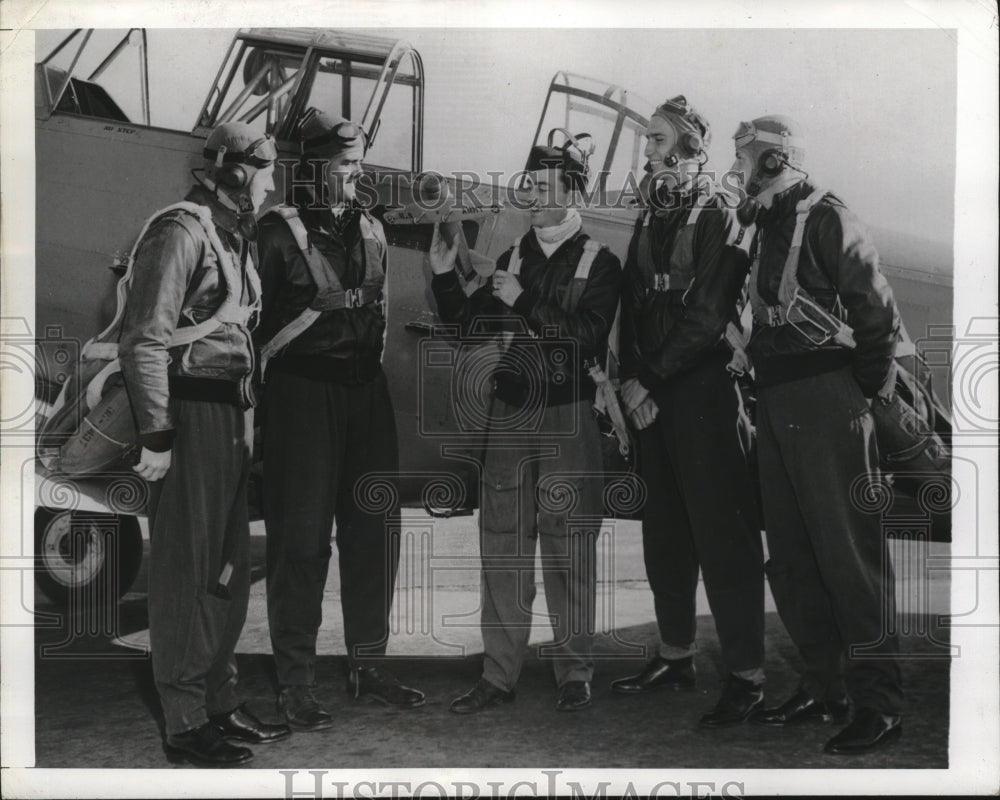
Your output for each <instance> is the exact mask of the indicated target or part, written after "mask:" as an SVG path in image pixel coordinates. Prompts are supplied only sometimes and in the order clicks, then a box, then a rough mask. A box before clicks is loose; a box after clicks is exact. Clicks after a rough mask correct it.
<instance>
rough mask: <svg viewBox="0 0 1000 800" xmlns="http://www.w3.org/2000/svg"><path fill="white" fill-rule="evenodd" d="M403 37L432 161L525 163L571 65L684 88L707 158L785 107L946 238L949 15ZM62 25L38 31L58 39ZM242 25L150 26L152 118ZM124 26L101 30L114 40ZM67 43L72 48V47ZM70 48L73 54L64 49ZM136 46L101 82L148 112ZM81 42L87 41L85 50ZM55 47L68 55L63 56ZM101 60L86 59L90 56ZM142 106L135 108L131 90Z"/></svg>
mask: <svg viewBox="0 0 1000 800" xmlns="http://www.w3.org/2000/svg"><path fill="white" fill-rule="evenodd" d="M367 32H369V33H375V34H378V35H381V36H388V37H398V38H402V39H406V40H408V41H409V42H410V43H411V44H413V45H414V46H415V47H416V49H417V50H418V51H419V52H420V54H421V56H422V58H423V62H424V71H425V76H426V94H425V103H426V110H425V139H424V141H425V147H424V167H425V168H426V169H433V170H438V171H442V172H446V173H447V172H451V171H453V170H457V169H473V170H475V169H500V170H505V171H514V170H517V169H519V168H520V167H521V166H522V165H523V162H524V159H525V155H526V152H527V148H528V147H529V146H530V144H531V139H532V136H533V134H534V130H535V126H536V124H537V121H538V117H539V114H540V112H541V107H542V103H543V101H544V98H545V94H546V90H547V88H548V84H549V81H550V80H551V79H552V76H553V75H554V74H555V73H556V71H558V70H568V71H570V72H574V73H579V74H582V75H586V76H589V77H593V78H599V79H602V80H604V81H607V82H609V83H615V84H618V85H620V86H622V87H624V88H626V89H627V90H628V91H629V95H630V97H633V98H634V97H636V96H638V97H639V98H645V101H642V100H633V102H634V103H635V104H636V106H637V108H638V110H639V111H640V112H641V113H643V114H646V115H648V114H649V112H650V111H652V108H653V106H655V104H657V103H659V102H662V101H663V100H664V99H665V98H666V97H668V96H673V95H676V94H684V95H685V96H686V97H687V98H688V100H689V102H690V103H691V104H692V105H694V106H695V108H697V109H698V110H699V111H700V112H701V113H702V114H703V115H704V116H705V117H706V118H707V119H708V120H709V122H710V123H711V124H712V127H713V141H712V144H711V146H710V147H709V151H708V152H709V157H710V161H709V167H710V168H714V169H716V170H717V171H719V172H722V171H724V170H725V169H727V168H728V167H729V166H730V164H731V163H732V158H733V150H732V139H731V137H732V134H733V131H734V130H735V129H736V126H737V124H738V123H739V122H740V121H741V120H744V119H751V118H753V117H757V116H761V115H763V114H773V113H782V114H787V115H789V116H791V117H792V118H794V119H795V120H796V121H798V122H799V123H800V124H801V125H802V127H803V128H804V130H805V134H806V137H807V144H806V148H807V155H806V168H807V170H809V171H810V173H811V174H812V176H813V177H814V178H815V179H816V180H817V181H818V182H819V183H820V185H823V186H825V187H827V188H829V189H831V190H833V191H835V192H837V193H838V194H839V195H840V196H841V197H842V198H843V199H844V200H845V201H846V202H847V203H848V205H849V206H851V207H852V208H853V209H854V210H855V211H856V212H857V213H858V214H859V215H860V216H861V217H862V219H864V220H866V221H867V222H868V223H869V224H871V225H875V226H879V227H885V228H890V229H893V230H898V231H900V232H902V233H905V234H907V235H910V236H914V237H921V238H929V239H932V240H935V241H938V242H950V240H951V237H952V227H953V225H952V223H953V217H954V205H953V203H954V201H953V198H954V191H955V185H954V169H955V124H956V111H955V109H956V106H955V97H956V89H957V87H956V80H957V76H956V58H957V45H956V34H955V31H954V30H949V29H940V28H930V29H909V30H904V29H743V30H736V29H666V28H659V29H612V30H607V29H593V28H589V29H588V28H578V29H573V28H569V29H524V28H522V29H496V28H491V29H485V28H478V29H455V28H447V29H446V28H378V29H368V30H367ZM65 33H66V32H65V31H39V32H37V35H36V36H37V38H36V53H38V54H39V57H41V56H43V55H44V54H46V53H48V52H49V50H50V49H51V48H52V47H53V46H54V44H56V43H58V41H60V39H61V38H62V37H63V36H64V35H65ZM233 33H234V30H233V29H208V30H205V29H186V30H182V31H180V30H156V29H153V30H150V31H149V33H148V36H149V61H150V94H151V111H152V122H153V124H156V125H162V126H165V127H176V128H183V129H190V128H191V127H192V126H193V123H194V120H195V118H196V116H197V114H198V111H199V110H200V108H201V105H202V103H203V101H204V98H205V96H206V94H207V92H208V89H209V87H210V86H211V84H212V81H213V79H214V77H215V74H216V71H217V70H218V67H219V64H220V63H221V61H222V58H223V56H224V54H225V51H226V48H227V46H228V44H229V41H230V39H231V37H232V35H233ZM118 36H120V33H118V32H111V31H101V32H99V33H97V34H95V38H94V39H93V40H92V44H93V45H99V46H98V47H95V48H94V50H95V52H94V54H93V56H92V58H97V57H98V52H97V51H103V52H107V50H108V49H109V48H110V46H111V44H112V43H113V42H114V41H115V39H116V37H118ZM69 49H70V48H67V51H68V50H69ZM67 51H64V53H63V54H61V56H60V57H59V58H60V61H62V62H63V63H65V61H66V60H67V59H68V52H67ZM137 52H138V51H137V50H136V51H133V52H132V53H128V52H126V53H124V54H123V55H122V56H121V57H120V59H119V61H118V62H117V63H116V64H115V65H114V66H113V67H112V68H111V69H109V70H108V72H106V73H105V75H104V76H103V77H102V83H104V85H106V86H107V87H108V88H109V89H110V90H111V91H112V94H113V95H114V96H115V97H116V99H118V100H119V102H120V103H121V104H122V105H123V107H125V108H126V110H127V111H130V112H131V113H132V114H133V115H134V116H133V118H138V104H137V101H135V100H134V98H137V97H138V95H137V93H136V86H137V83H136V74H137V70H136V66H135V65H136V64H137V63H138V61H137V59H138V55H137ZM85 58H86V57H85ZM56 63H59V61H57V62H56ZM95 64H96V62H92V63H90V64H87V63H85V62H81V65H80V66H81V67H83V68H84V69H85V70H87V71H88V72H89V69H91V68H92V67H93V66H94V65H95ZM130 103H131V104H132V105H133V107H134V108H133V109H129V104H130Z"/></svg>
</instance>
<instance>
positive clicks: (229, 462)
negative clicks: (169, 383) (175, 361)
mask: <svg viewBox="0 0 1000 800" xmlns="http://www.w3.org/2000/svg"><path fill="white" fill-rule="evenodd" d="M170 405H171V410H172V412H173V415H174V419H175V421H176V431H177V433H176V438H175V439H174V445H173V456H172V460H171V465H170V470H169V471H168V472H167V474H166V476H165V477H164V478H163V480H161V481H156V482H154V483H151V484H150V485H149V488H150V498H149V531H150V549H149V556H150V557H149V639H150V644H151V646H152V651H153V677H154V679H155V681H156V688H157V691H158V692H159V695H160V702H161V704H162V706H163V715H164V717H165V721H166V730H167V733H168V734H176V733H182V732H183V731H186V730H190V729H191V728H196V727H198V726H199V725H202V724H203V723H205V722H206V721H207V719H208V715H211V714H219V713H224V712H227V711H231V710H232V709H234V708H235V707H236V706H237V705H239V700H238V698H237V696H236V658H235V655H234V652H235V649H236V642H237V641H238V639H239V637H240V632H241V631H242V630H243V623H244V622H245V621H246V615H247V604H248V602H249V599H250V527H249V521H248V519H247V478H248V476H249V465H250V449H251V446H252V443H253V411H246V412H244V411H243V410H241V409H238V408H236V407H234V406H230V405H224V404H221V403H206V402H194V401H187V400H171V403H170ZM227 564H229V565H231V569H232V572H231V575H229V576H228V578H226V577H225V575H224V569H225V568H226V565H227ZM227 571H228V570H227ZM220 578H222V582H223V583H225V586H224V587H220V586H219V583H220Z"/></svg>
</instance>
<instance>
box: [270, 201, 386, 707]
mask: <svg viewBox="0 0 1000 800" xmlns="http://www.w3.org/2000/svg"><path fill="white" fill-rule="evenodd" d="M299 213H300V218H301V220H302V222H303V223H304V225H305V228H306V230H307V233H308V239H309V246H310V247H315V248H318V249H319V251H320V252H321V253H322V254H323V256H324V257H325V258H326V260H327V261H328V262H329V265H330V267H331V268H332V269H333V270H334V272H335V273H336V275H337V278H338V280H339V282H340V284H341V285H342V287H343V288H344V289H345V290H352V289H357V288H358V287H360V286H361V285H362V283H363V282H365V280H366V270H367V271H370V277H372V276H374V277H378V278H379V279H380V280H381V281H382V284H383V285H384V280H385V273H386V268H387V252H386V247H385V240H384V238H383V237H382V235H381V225H380V223H379V222H378V221H377V220H374V219H372V218H371V217H367V216H366V217H365V218H364V224H363V221H362V214H364V212H360V211H354V210H348V211H345V212H344V216H343V218H342V219H340V220H338V219H337V218H335V217H334V215H333V214H332V212H331V211H330V209H328V208H319V209H316V208H304V209H300V211H299ZM259 225H260V234H259V257H258V258H259V262H260V272H261V282H262V287H263V310H262V312H261V325H260V328H259V330H258V334H259V342H260V343H265V342H267V341H269V340H270V339H271V338H272V337H273V336H274V335H275V333H277V332H278V331H279V330H281V329H282V328H283V327H284V326H285V325H286V324H288V323H289V322H290V321H292V320H293V319H295V318H296V317H297V316H298V315H299V314H300V313H301V312H302V311H303V310H304V309H305V308H306V307H307V306H309V304H310V303H311V302H312V300H313V298H314V297H315V295H316V292H317V287H316V284H315V283H314V282H313V278H312V277H311V274H310V271H309V268H308V265H307V263H306V260H305V257H304V255H303V253H302V251H301V250H300V248H299V246H298V244H297V243H296V241H295V238H294V237H293V235H292V232H291V230H290V229H289V227H288V223H287V222H286V221H285V220H284V219H282V218H281V216H279V215H278V214H276V213H273V214H268V215H265V216H264V217H263V218H262V219H261V221H260V223H259ZM366 234H367V235H366ZM385 326H386V318H385V308H384V305H383V298H382V296H381V295H380V296H379V299H378V301H376V302H369V303H366V304H363V305H360V306H358V307H346V308H336V309H329V310H326V311H322V312H321V313H320V315H319V317H318V318H317V319H316V321H315V322H313V324H312V325H310V326H309V327H308V328H307V329H306V330H305V331H304V332H303V333H302V334H301V335H299V336H298V337H297V338H295V339H293V340H292V341H291V342H290V343H289V344H288V345H287V346H286V347H285V348H284V349H283V350H281V351H280V352H279V353H278V354H277V355H275V356H274V357H273V358H272V359H271V360H270V362H269V363H268V366H267V371H266V374H265V376H264V381H265V383H264V396H263V403H262V405H263V416H264V419H263V426H262V427H263V441H264V498H263V500H264V519H265V523H266V527H267V607H268V623H269V625H270V632H271V646H272V648H273V652H274V659H275V666H276V668H277V673H278V683H279V685H280V686H281V687H289V686H311V685H313V684H314V683H315V668H316V636H317V633H318V631H319V627H320V624H321V621H322V602H323V590H324V586H325V585H326V578H327V572H328V569H329V563H330V558H331V556H332V554H333V550H332V547H331V542H330V539H331V535H332V533H333V528H334V521H336V542H337V551H338V555H339V559H338V560H339V567H340V587H341V589H340V593H341V602H342V606H343V615H344V638H345V640H346V645H347V657H348V663H349V665H350V667H351V668H354V667H363V666H371V665H372V663H373V662H374V661H375V660H377V659H380V658H381V657H383V656H384V655H385V648H386V642H387V640H388V635H389V611H390V608H391V606H392V597H393V591H394V587H395V582H396V569H397V564H398V548H399V544H398V530H397V526H395V525H394V524H393V520H395V519H396V518H397V517H398V509H397V508H396V503H395V502H391V503H390V505H391V507H386V506H385V504H382V503H381V502H380V501H377V502H376V501H375V500H377V498H375V497H374V496H373V498H369V499H372V500H373V502H371V503H368V502H367V501H366V500H365V498H361V502H359V500H358V498H357V497H356V493H355V492H356V489H357V488H358V482H359V481H360V480H361V479H362V478H363V477H364V476H366V475H369V474H371V473H378V474H379V477H378V478H376V479H375V480H376V481H377V482H378V483H379V485H380V486H382V487H383V488H385V490H386V491H385V492H384V493H383V492H382V491H381V490H380V489H378V488H375V489H373V491H374V494H375V495H377V496H378V497H381V498H387V497H388V498H393V497H395V496H396V495H397V492H396V486H395V484H396V477H395V476H396V473H397V472H398V469H399V456H398V446H397V439H396V422H395V416H394V413H393V408H392V402H391V400H390V397H389V391H388V387H387V384H386V377H385V374H384V373H383V371H382V363H381V359H382V349H383V343H384V339H385Z"/></svg>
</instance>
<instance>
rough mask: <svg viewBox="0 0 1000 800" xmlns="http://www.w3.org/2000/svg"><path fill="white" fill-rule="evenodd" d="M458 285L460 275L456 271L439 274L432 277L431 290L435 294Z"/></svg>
mask: <svg viewBox="0 0 1000 800" xmlns="http://www.w3.org/2000/svg"><path fill="white" fill-rule="evenodd" d="M458 285H459V283H458V273H457V272H455V270H454V269H452V270H450V271H448V272H439V273H437V274H436V275H433V276H432V277H431V289H432V290H433V291H435V292H437V291H447V290H448V289H452V288H454V287H457V286H458Z"/></svg>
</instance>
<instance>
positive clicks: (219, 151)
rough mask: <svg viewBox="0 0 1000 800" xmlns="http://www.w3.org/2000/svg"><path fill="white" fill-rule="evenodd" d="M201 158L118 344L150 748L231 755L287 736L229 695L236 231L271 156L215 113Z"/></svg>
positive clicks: (240, 483)
mask: <svg viewBox="0 0 1000 800" xmlns="http://www.w3.org/2000/svg"><path fill="white" fill-rule="evenodd" d="M204 155H205V158H206V169H205V171H204V177H203V178H199V184H200V185H197V186H195V187H194V188H192V190H191V191H190V192H189V193H188V195H187V197H186V198H185V202H184V203H181V204H177V205H175V206H172V207H170V208H169V209H167V210H166V211H165V213H162V214H161V215H159V216H158V217H156V218H155V219H154V221H153V222H152V223H151V224H150V226H149V228H148V229H147V231H146V234H145V235H144V237H143V238H142V240H141V242H140V244H139V246H138V249H137V251H136V256H135V263H134V265H133V267H132V279H131V288H130V292H129V295H128V303H127V310H126V314H125V318H124V322H123V327H122V335H121V340H120V351H119V355H120V359H121V367H122V373H123V376H124V379H125V385H126V389H127V391H128V395H129V399H130V401H131V405H132V410H133V413H134V415H135V419H136V423H137V427H138V430H139V444H140V445H141V446H142V447H141V453H140V460H139V463H138V464H137V465H136V466H135V467H134V469H135V471H136V472H137V473H138V474H139V475H141V476H142V477H143V478H145V479H146V480H147V481H149V482H150V486H149V491H150V498H149V509H148V510H149V530H150V562H149V636H150V643H151V646H152V658H153V676H154V679H155V681H156V688H157V691H158V692H159V695H160V701H161V703H162V705H163V714H164V717H165V722H166V733H167V738H166V743H165V749H166V752H167V756H168V757H169V758H170V759H171V760H175V761H191V762H193V763H195V764H197V765H207V766H234V765H237V764H242V763H245V762H247V761H249V760H250V759H251V758H252V757H253V754H252V752H251V751H250V750H249V749H248V748H246V747H240V746H235V745H233V744H231V743H230V742H229V741H227V740H235V741H239V742H249V743H258V744H260V743H266V742H273V741H277V740H279V739H283V738H285V737H287V736H288V735H289V733H290V731H289V730H288V728H287V727H286V726H284V725H268V724H264V723H262V722H261V721H260V720H258V719H256V718H255V717H254V716H253V715H252V714H251V713H250V712H249V711H248V710H247V709H246V708H245V707H244V706H243V705H241V704H240V702H239V699H238V698H237V695H236V659H235V656H234V649H235V647H236V642H237V640H238V639H239V636H240V631H242V629H243V623H244V621H245V620H246V614H247V603H248V601H249V598H250V527H249V521H248V517H247V478H248V476H249V469H250V450H251V446H252V442H253V408H252V405H253V396H252V393H251V390H250V379H251V376H252V374H253V371H254V355H253V347H252V345H251V341H250V327H251V326H252V324H253V323H254V322H255V317H256V311H257V310H258V309H259V297H260V294H259V293H260V284H259V281H258V279H257V273H256V271H255V270H254V266H253V262H252V261H251V260H250V259H249V253H248V250H249V241H248V240H249V239H251V238H252V237H253V235H254V220H253V214H254V212H255V211H256V209H257V208H258V206H259V205H260V203H261V202H262V201H263V200H264V198H265V196H266V194H267V192H268V191H269V190H271V189H273V188H274V183H273V173H274V159H275V157H276V155H277V153H276V150H275V148H274V142H273V141H272V140H271V139H269V138H266V137H263V136H260V135H259V134H257V133H255V132H254V130H253V129H252V128H251V127H250V126H249V125H246V124H244V123H238V122H230V123H225V124H223V125H220V126H219V127H218V128H216V129H215V130H214V131H212V133H211V134H210V135H209V137H208V139H207V140H206V142H205V150H204ZM179 342H184V343H183V344H179Z"/></svg>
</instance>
